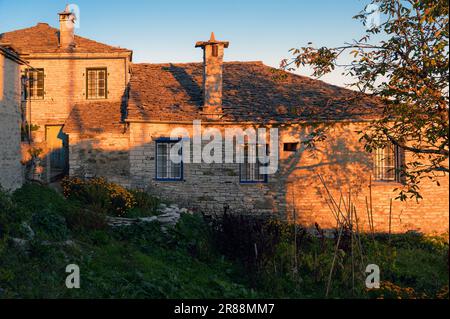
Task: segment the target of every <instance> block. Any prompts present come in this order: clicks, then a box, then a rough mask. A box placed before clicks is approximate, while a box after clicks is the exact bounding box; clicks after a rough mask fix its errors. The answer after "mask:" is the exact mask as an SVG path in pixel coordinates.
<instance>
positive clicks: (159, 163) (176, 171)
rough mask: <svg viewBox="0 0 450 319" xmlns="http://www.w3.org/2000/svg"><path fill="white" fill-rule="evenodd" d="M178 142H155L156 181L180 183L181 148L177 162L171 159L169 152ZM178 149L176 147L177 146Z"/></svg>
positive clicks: (166, 140)
mask: <svg viewBox="0 0 450 319" xmlns="http://www.w3.org/2000/svg"><path fill="white" fill-rule="evenodd" d="M179 141H180V140H171V139H169V138H162V139H159V140H157V141H156V179H157V180H162V181H181V180H182V179H183V162H182V158H181V156H182V148H181V147H180V148H179V151H178V156H179V158H178V159H179V162H178V163H177V160H175V161H173V160H172V159H171V156H170V155H171V152H170V150H171V149H172V148H173V147H174V146H175V145H177V143H178V142H179ZM177 147H178V146H177Z"/></svg>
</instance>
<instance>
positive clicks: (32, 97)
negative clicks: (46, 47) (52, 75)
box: [25, 68, 45, 100]
mask: <svg viewBox="0 0 450 319" xmlns="http://www.w3.org/2000/svg"><path fill="white" fill-rule="evenodd" d="M30 73H32V74H34V73H36V74H37V77H36V88H34V87H33V91H34V92H36V93H35V94H34V95H31V94H30V92H31V85H30V83H31V82H30ZM38 74H42V96H40V95H37V92H39V88H38V83H39V77H38ZM25 76H26V79H27V85H26V90H25V100H43V99H44V98H45V70H44V68H27V69H25ZM33 79H34V77H33ZM33 81H34V80H33Z"/></svg>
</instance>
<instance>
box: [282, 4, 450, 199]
mask: <svg viewBox="0 0 450 319" xmlns="http://www.w3.org/2000/svg"><path fill="white" fill-rule="evenodd" d="M370 8H372V9H373V8H378V11H379V12H378V13H379V14H380V15H382V16H383V17H384V18H385V20H384V21H383V22H381V23H380V24H379V25H377V24H374V23H372V20H371V16H372V15H373V14H374V13H373V10H369V9H370ZM375 14H377V13H375ZM354 18H355V19H357V20H360V21H362V22H363V24H364V26H365V27H366V28H367V29H366V35H365V36H364V37H362V38H361V39H360V40H355V41H353V42H351V43H345V44H343V45H342V46H337V47H321V48H316V47H314V46H312V44H311V43H309V44H308V46H306V47H302V48H300V49H292V54H293V55H294V57H293V59H292V60H291V61H288V60H283V61H282V63H281V66H282V68H284V69H289V70H292V69H293V66H294V67H297V68H298V67H303V66H307V65H308V66H310V67H312V68H313V70H314V73H313V75H314V76H322V75H323V74H326V73H328V72H330V71H332V70H333V69H334V68H335V67H336V66H340V63H339V58H340V57H341V56H342V55H343V54H344V53H346V52H347V53H349V54H351V55H353V61H352V62H351V63H350V64H348V65H344V66H345V68H346V72H345V73H346V74H347V75H349V76H351V77H352V78H354V79H355V81H354V83H352V84H351V85H352V86H354V87H356V88H358V89H359V90H360V91H361V92H364V93H370V94H372V95H373V96H375V97H378V98H380V99H381V100H382V102H383V103H384V105H385V108H384V114H383V116H382V118H381V119H379V120H377V121H374V122H373V123H372V124H371V125H370V126H369V128H368V129H367V130H365V131H364V132H362V131H361V132H359V133H360V134H361V136H362V137H361V140H362V141H363V142H364V143H365V149H366V150H367V151H369V152H371V151H372V150H373V149H374V148H384V147H386V146H387V145H388V144H390V143H392V144H394V145H397V146H399V147H400V148H402V149H404V150H406V151H408V152H410V153H411V154H412V159H411V160H408V162H406V163H404V165H403V166H402V167H400V168H398V172H397V173H399V174H401V175H402V177H403V178H404V179H405V185H404V187H402V188H400V189H399V196H398V198H399V199H401V200H405V199H406V198H407V197H416V198H421V195H420V188H419V186H420V181H421V180H422V179H424V178H429V179H431V180H433V181H435V182H436V183H439V182H438V180H437V179H436V177H437V176H439V174H440V173H441V174H442V172H447V173H448V172H449V167H448V155H449V140H448V137H449V117H448V105H449V97H448V88H449V82H448V79H449V59H448V53H449V52H448V45H449V24H448V22H449V7H448V3H447V1H446V0H428V1H420V0H372V1H371V4H370V6H367V7H366V9H365V10H363V11H362V12H360V13H359V14H358V15H356V16H355V17H354ZM377 38H378V39H379V38H381V39H383V40H381V41H377V40H376V39H377ZM324 134H326V130H324V131H323V132H321V134H319V135H320V136H323V135H324Z"/></svg>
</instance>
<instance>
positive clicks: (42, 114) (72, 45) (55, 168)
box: [0, 11, 132, 181]
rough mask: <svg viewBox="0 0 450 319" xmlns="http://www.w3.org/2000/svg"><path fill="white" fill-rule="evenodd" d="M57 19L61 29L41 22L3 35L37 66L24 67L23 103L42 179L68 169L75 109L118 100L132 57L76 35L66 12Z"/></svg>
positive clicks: (3, 39)
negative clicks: (68, 130)
mask: <svg viewBox="0 0 450 319" xmlns="http://www.w3.org/2000/svg"><path fill="white" fill-rule="evenodd" d="M59 23H60V27H59V29H57V28H53V27H50V26H49V25H48V24H46V23H38V24H37V25H35V26H33V27H30V28H26V29H22V30H16V31H12V32H6V33H3V34H0V43H8V44H10V45H11V46H12V47H14V49H15V50H16V51H17V52H19V54H20V56H21V57H22V58H24V59H26V60H27V61H28V62H29V63H30V65H31V66H32V67H33V69H31V68H30V67H28V66H27V65H23V66H22V67H21V68H20V71H21V75H22V76H23V77H24V78H26V79H28V83H27V85H26V87H25V88H24V89H23V91H24V92H23V96H24V99H23V102H22V103H23V104H24V105H23V108H24V109H25V110H26V111H25V115H26V117H25V120H26V122H27V123H28V125H29V126H31V127H32V130H33V132H32V133H33V134H32V140H33V146H34V147H35V148H39V149H40V150H42V157H43V158H42V161H41V162H40V165H41V167H40V170H39V171H38V177H40V179H42V180H44V181H51V180H52V179H53V178H54V177H57V176H58V175H60V174H64V173H65V172H67V171H68V166H67V164H68V138H67V136H66V135H65V134H64V132H63V131H62V127H63V125H64V122H65V121H66V119H67V118H68V116H69V114H70V112H71V110H72V108H73V107H74V106H75V105H78V104H86V103H88V104H89V103H94V102H108V103H117V104H120V103H121V101H122V99H123V95H124V92H125V89H126V86H127V83H128V81H129V77H130V64H131V59H132V51H130V50H127V49H123V48H118V47H113V46H109V45H106V44H102V43H98V42H96V41H93V40H90V39H86V38H82V37H79V36H76V35H75V34H74V21H73V16H72V14H71V13H70V12H68V11H63V12H61V13H59ZM24 148H25V150H26V149H27V147H24ZM24 153H25V154H24V156H27V154H26V152H25V151H24Z"/></svg>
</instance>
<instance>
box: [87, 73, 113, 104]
mask: <svg viewBox="0 0 450 319" xmlns="http://www.w3.org/2000/svg"><path fill="white" fill-rule="evenodd" d="M89 71H105V96H104V97H99V96H98V95H97V96H96V97H90V96H89ZM97 85H98V78H97ZM96 90H97V92H98V87H97V89H96ZM106 99H108V68H107V67H95V68H86V100H106Z"/></svg>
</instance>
